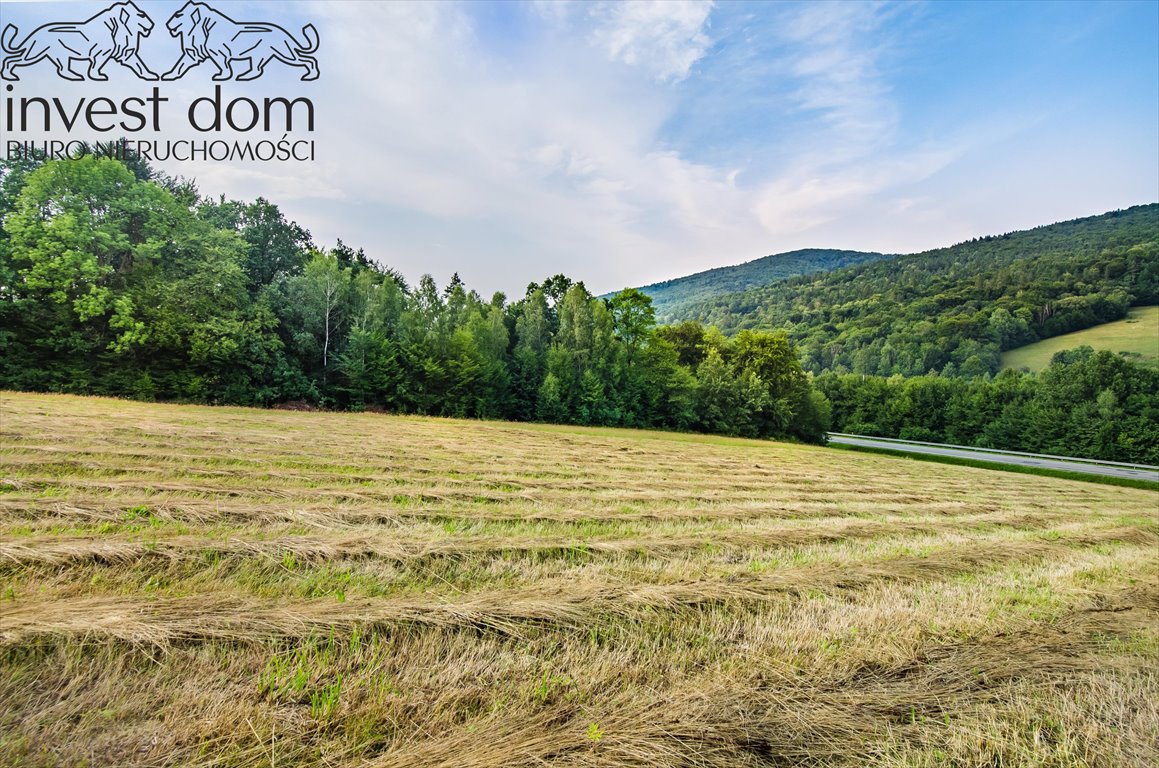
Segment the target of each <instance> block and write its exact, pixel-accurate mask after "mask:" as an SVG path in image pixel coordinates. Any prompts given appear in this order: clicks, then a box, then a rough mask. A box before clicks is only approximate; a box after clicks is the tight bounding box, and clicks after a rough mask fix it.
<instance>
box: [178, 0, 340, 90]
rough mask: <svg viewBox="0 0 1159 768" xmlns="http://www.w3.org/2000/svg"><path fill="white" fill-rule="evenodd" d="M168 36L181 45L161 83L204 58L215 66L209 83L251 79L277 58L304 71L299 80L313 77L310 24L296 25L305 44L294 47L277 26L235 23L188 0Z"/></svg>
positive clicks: (315, 44) (314, 39)
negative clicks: (240, 67)
mask: <svg viewBox="0 0 1159 768" xmlns="http://www.w3.org/2000/svg"><path fill="white" fill-rule="evenodd" d="M165 28H166V29H168V30H169V34H170V35H172V36H173V37H176V38H178V39H179V40H180V41H181V58H180V59H178V60H177V63H176V64H174V65H173V68H172V69H170V70H169V71H168V72H166V73H165V76H164V78H163V79H165V80H176V79H178V78H179V77H181V76H182V75H184V74H185V73H186V72H188V71H189V70H190V69H192V68H193V67H196V66H197V65H198V64H200V63H201V62H203V61H206V60H209V61H210V62H212V63H213V66H215V67H217V74H215V75H214V76H213V79H214V80H230V79H237V80H256V79H257V78H259V77H261V76H262V74H263V73H264V71H265V67H266V64H269V63H270V62H271V61H272V60H274V59H277V60H278V61H280V62H283V63H285V64H289V65H290V66H292V67H304V68H305V69H306V72H305V74H303V75H302V79H303V80H317V79H318V60H317V59H315V58H314V57H313V56H311V55H310V54H311V53H314V51H316V50H318V30H316V29H315V28H314V25H313V24H307V25H306V26H304V27H302V36H303V37H304V38H306V45H300V44H299V43H298V41H296V40H295V39H294V36H293V35H291V34H290V33H289V32H287V31H286V30H284V29H282V28H281V27H279V26H278V25H277V24H263V23H256V22H237V21H234V20H233V19H231V18H230V17H228V16H226V15H225V14H224V13H222V12H221V11H218V10H215V9H213V8H210V7H209V6H208V5H206V4H205V3H195V2H192V0H191V1H190V2H188V3H186V4H185V5H183V6H181V10H179V11H178V12H177V13H175V14H173V15H172V16H170V17H169V23H167V24H166V25H165ZM245 59H248V60H249V69H247V70H246V71H245V72H242V73H241V74H238V75H234V73H233V62H234V61H239V60H245Z"/></svg>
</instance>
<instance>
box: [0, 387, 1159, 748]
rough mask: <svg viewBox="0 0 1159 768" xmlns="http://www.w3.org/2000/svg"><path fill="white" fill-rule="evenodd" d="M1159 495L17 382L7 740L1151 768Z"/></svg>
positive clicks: (51, 744) (9, 445)
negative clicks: (141, 398)
mask: <svg viewBox="0 0 1159 768" xmlns="http://www.w3.org/2000/svg"><path fill="white" fill-rule="evenodd" d="M1157 548H1159V494H1156V492H1154V491H1147V490H1139V489H1130V488H1118V487H1112V486H1106V485H1096V484H1090V483H1081V482H1073V481H1067V480H1058V479H1052V478H1045V477H1038V476H1031V475H1014V474H1009V473H1004V472H998V471H990V470H984V469H974V468H968V467H956V466H949V465H940V464H931V463H925V462H916V461H911V460H907V459H900V458H892V457H885V456H877V455H870V454H859V453H850V452H837V451H832V450H828V449H824V448H817V447H807V446H795V445H786V444H779V443H769V442H758V441H746V440H735V439H726V438H719V437H698V436H689V435H677V434H665V433H654V432H632V431H627V430H610V429H583V428H580V427H550V426H536V425H515V424H507V423H497V422H471V421H453V420H443V419H432V418H411V417H397V416H387V415H382V414H371V413H366V414H350V413H301V412H283V411H262V410H247V409H240V408H209V407H195V406H173V405H151V404H143V403H131V402H122V401H117V400H110V399H97V398H79V397H66V396H51V395H28V394H14V393H4V394H2V395H0V579H2V586H0V702H3V706H0V764H4V765H26V766H41V765H60V766H134V765H140V766H146V765H147V766H158V765H165V766H206V767H207V766H295V765H312V766H384V767H385V766H447V767H448V768H449V767H450V766H478V767H480V768H481V767H482V766H502V767H503V768H511V767H514V766H542V765H546V764H552V765H561V766H603V767H609V768H610V767H617V766H624V767H626V766H783V765H815V766H822V765H824V766H862V765H867V764H873V765H885V766H902V765H904V766H950V765H956V766H1012V765H1029V766H1085V765H1089V766H1108V767H1112V766H1151V765H1155V764H1156V762H1157V761H1159V555H1157V551H1159V549H1157Z"/></svg>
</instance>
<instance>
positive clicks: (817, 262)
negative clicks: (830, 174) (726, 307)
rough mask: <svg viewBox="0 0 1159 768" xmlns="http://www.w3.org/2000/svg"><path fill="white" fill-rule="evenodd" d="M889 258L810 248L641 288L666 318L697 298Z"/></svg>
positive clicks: (704, 299)
mask: <svg viewBox="0 0 1159 768" xmlns="http://www.w3.org/2000/svg"><path fill="white" fill-rule="evenodd" d="M889 258H893V257H892V256H889V255H886V254H882V253H871V252H866V251H842V250H834V249H820V248H806V249H804V250H799V251H790V252H788V253H778V254H774V255H772V256H765V257H763V258H760V259H754V260H753V261H747V262H745V263H744V264H736V265H734V266H729V267H717V268H715V269H709V270H705V271H704V272H697V273H695V274H692V275H686V276H684V277H678V278H675V279H673V280H665V281H663V282H659V283H653V284H651V285H645V286H643V287H641V288H640V290H641V291H643V292H644V293H646V294H648V295H649V296H651V297H652V305H653V306H654V307H655V308H656V317H657V319H659V320H660V321H661V322H666V321H668V320H670V319H672V318H674V317H677V316H679V315H680V312H681V310H682V308H683V307H684V306H686V305H688V304H691V303H693V302H698V301H706V300H709V299H712V298H715V297H717V296H720V295H722V294H729V293H738V292H740V291H747V290H749V289H750V288H760V287H762V286H765V285H768V284H769V283H772V282H775V281H777V280H784V279H785V278H788V277H796V276H797V275H808V274H812V273H814V272H825V271H828V270H831V269H839V268H841V267H848V266H851V265H854V264H865V263H868V262H871V261H879V260H881V259H889Z"/></svg>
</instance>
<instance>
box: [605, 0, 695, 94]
mask: <svg viewBox="0 0 1159 768" xmlns="http://www.w3.org/2000/svg"><path fill="white" fill-rule="evenodd" d="M712 5H713V4H712V2H711V0H632V2H601V3H595V4H593V5H591V6H588V8H587V10H588V15H589V17H590V19H591V20H592V22H593V26H594V28H593V29H592V32H591V39H592V41H593V42H594V43H595V44H596V45H597V46H599V47H600V48H602V49H604V50H605V51H606V52H607V54H608V57H609V58H611V59H612V60H613V61H622V62H624V63H625V64H631V65H635V66H639V67H642V68H643V69H644V70H645V71H647V72H649V73H650V74H651V75H652V76H653V77H655V78H657V79H658V80H661V81H675V80H683V79H684V78H686V77H688V72H689V70H690V69H691V68H692V65H693V64H695V63H696V61H697V60H698V59H700V58H701V57H702V56H703V55H704V54H705V52H706V51H707V50H708V48H709V46H710V45H711V44H712V41H711V39H710V38H709V37H708V35H707V34H706V33H705V24H706V23H707V21H708V16H709V13H711V11H712Z"/></svg>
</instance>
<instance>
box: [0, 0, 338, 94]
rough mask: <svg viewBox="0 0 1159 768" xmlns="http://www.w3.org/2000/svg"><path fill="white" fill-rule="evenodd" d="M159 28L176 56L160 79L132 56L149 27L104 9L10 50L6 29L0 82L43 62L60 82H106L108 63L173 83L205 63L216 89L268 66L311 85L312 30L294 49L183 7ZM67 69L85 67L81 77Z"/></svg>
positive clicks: (13, 32) (268, 29) (273, 28)
mask: <svg viewBox="0 0 1159 768" xmlns="http://www.w3.org/2000/svg"><path fill="white" fill-rule="evenodd" d="M165 28H166V29H168V30H169V34H170V35H171V36H172V37H175V38H177V39H178V41H179V42H180V43H181V56H180V58H178V59H177V62H176V63H175V64H174V65H173V66H172V67H171V68H170V69H169V71H167V72H166V73H165V74H164V75H163V76H161V78H158V76H157V73H156V72H154V71H153V70H151V69H149V67H148V66H146V64H145V63H144V62H143V61H141V57H140V54H139V53H138V52H137V49H138V47H139V44H140V39H141V38H142V37H148V36H149V33H150V32H151V31H152V29H153V20H152V19H151V18H149V16H148V14H146V13H145V12H144V11H142V10H141V9H140V8H138V7H137V6H136V5H134V4H133V3H132V2H121V3H116V4H114V5H111V6H109V7H108V8H106V9H105V10H103V11H101V12H100V13H98V14H96V15H95V16H93V17H92V18H90V19H88V20H87V21H82V22H58V23H55V24H45V25H43V26H40V27H37V28H36V29H35V30H33V31H32V32H31V33H30V34H29V35H28V36H27V37H26V38H25V39H24V41H23V42H21V43H20V44H19V45H17V44H16V42H15V41H16V37H17V35H18V34H19V32H18V30H17V28H16V26H15V25H13V24H8V25H6V26H5V27H4V30H3V32H2V33H0V48H2V49H3V51H4V59H3V62H2V63H0V78H3V79H5V80H19V79H20V78H19V77H18V76H17V74H16V69H17V68H18V67H29V66H32V65H33V64H37V63H39V62H41V61H43V60H45V59H47V60H48V61H50V62H51V63H52V64H53V65H54V66H55V67H56V71H57V74H58V75H60V76H61V77H62V78H64V79H65V80H86V79H87V80H108V79H109V78H108V75H106V74H105V72H104V69H105V67H106V66H107V65H108V63H109V62H110V61H115V62H117V63H119V64H122V65H124V66H125V67H127V68H129V69H130V70H132V72H133V73H134V74H136V75H137V77H139V78H141V79H142V80H157V79H163V80H178V79H180V78H181V77H183V76H184V75H185V73H186V72H188V71H189V70H191V69H193V68H194V67H196V66H198V65H199V64H201V63H203V62H205V61H209V62H210V63H212V64H213V66H214V67H215V68H216V69H217V72H216V73H215V74H214V75H213V79H214V80H216V81H224V80H256V79H258V78H259V77H261V76H262V75H263V74H264V73H265V67H266V65H267V64H269V63H270V62H271V61H273V60H274V59H277V60H278V61H280V62H282V63H284V64H288V65H289V66H292V67H302V68H304V69H305V70H306V71H305V73H303V75H302V78H301V79H302V80H317V79H318V60H317V59H316V58H314V57H313V56H312V55H311V54H313V53H314V52H315V51H317V50H318V30H317V29H315V28H314V25H313V24H307V25H306V26H304V27H303V28H302V37H303V38H305V41H306V44H305V45H302V44H300V43H299V42H298V41H297V40H295V39H294V36H293V35H292V34H290V33H289V32H287V31H286V30H285V29H283V28H282V27H280V26H278V25H277V24H270V23H264V22H239V21H234V20H233V19H231V18H230V17H228V16H226V15H225V14H224V13H222V12H221V11H218V10H216V9H215V8H212V7H210V6H209V5H207V4H205V3H198V2H192V0H191V1H190V2H187V3H186V4H185V5H183V6H182V7H181V10H179V11H177V12H176V13H174V14H173V15H172V16H170V17H169V21H168V22H167V23H166V25H165ZM243 61H245V62H248V64H249V66H248V68H247V69H245V70H244V71H242V72H239V73H235V72H234V62H243ZM74 62H81V63H84V62H87V63H88V66H87V69H86V70H85V72H86V73H87V77H86V74H82V72H78V71H77V70H76V69H74Z"/></svg>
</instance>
